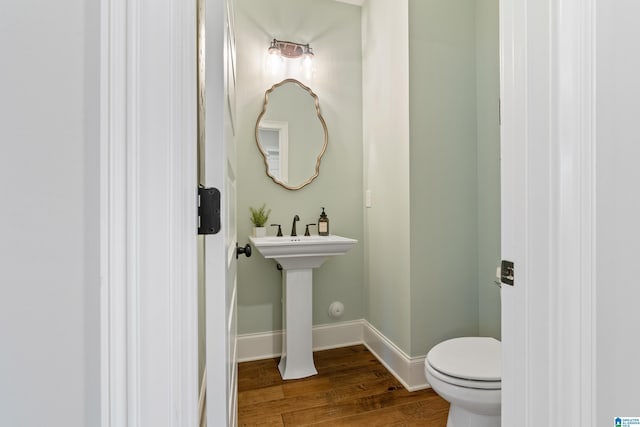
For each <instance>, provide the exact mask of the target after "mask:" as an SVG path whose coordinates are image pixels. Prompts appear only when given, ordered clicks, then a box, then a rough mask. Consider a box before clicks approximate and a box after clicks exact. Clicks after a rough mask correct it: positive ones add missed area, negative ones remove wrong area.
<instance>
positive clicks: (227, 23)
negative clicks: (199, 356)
mask: <svg viewBox="0 0 640 427" xmlns="http://www.w3.org/2000/svg"><path fill="white" fill-rule="evenodd" d="M204 15H205V27H206V28H205V35H206V40H205V58H206V59H205V95H204V96H205V106H206V108H205V130H204V132H205V138H204V139H205V144H204V153H203V155H204V168H203V169H204V170H203V175H204V182H203V183H202V184H203V185H204V186H205V187H215V188H217V189H218V190H220V193H221V226H222V228H221V231H220V232H219V233H217V234H212V235H207V236H205V243H204V257H205V260H204V266H205V271H204V276H205V287H206V291H205V292H206V341H207V344H206V354H207V357H206V360H207V363H206V368H207V397H206V400H207V425H209V426H212V427H213V426H224V425H229V426H233V425H235V424H236V407H237V403H236V397H237V377H236V373H237V358H236V242H237V235H236V179H235V176H236V171H235V165H236V150H235V137H234V129H233V120H234V119H235V117H234V104H235V102H234V98H235V87H234V86H235V76H234V74H235V72H234V68H235V40H234V27H233V8H232V0H206V2H205V14H204Z"/></svg>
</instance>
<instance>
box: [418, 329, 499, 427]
mask: <svg viewBox="0 0 640 427" xmlns="http://www.w3.org/2000/svg"><path fill="white" fill-rule="evenodd" d="M501 364H502V363H501V344H500V341H498V340H496V339H494V338H490V337H464V338H454V339H450V340H447V341H444V342H441V343H440V344H438V345H436V346H435V347H433V348H432V349H431V350H430V351H429V353H428V354H427V357H426V359H425V362H424V371H425V375H426V377H427V382H428V383H429V384H430V385H431V387H432V388H433V390H434V391H435V392H436V393H438V394H439V395H440V396H441V397H442V398H443V399H445V400H447V401H448V402H449V403H450V404H451V406H450V407H449V418H448V420H447V427H500V402H501V388H502V387H501V380H502V376H501V375H502V374H501Z"/></svg>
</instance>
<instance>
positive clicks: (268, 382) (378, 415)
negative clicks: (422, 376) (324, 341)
mask: <svg viewBox="0 0 640 427" xmlns="http://www.w3.org/2000/svg"><path fill="white" fill-rule="evenodd" d="M314 361H315V364H316V368H317V369H318V375H315V376H313V377H309V378H304V379H300V380H288V381H283V380H282V379H281V378H280V373H279V371H278V368H277V363H278V359H268V360H261V361H256V362H245V363H241V364H240V365H239V367H238V420H239V425H241V426H251V425H277V426H280V425H284V426H302V425H327V426H329V425H345V426H348V425H353V426H357V425H366V426H367V427H370V426H377V425H384V426H390V425H406V426H408V425H421V426H427V427H444V426H446V423H447V413H448V410H449V404H448V403H447V402H446V401H444V400H443V399H442V398H440V397H439V396H438V395H437V394H436V393H434V392H433V391H432V390H422V391H417V392H413V393H410V392H408V391H406V390H405V389H404V387H402V385H401V384H400V383H399V382H398V381H397V380H396V379H395V377H393V375H391V374H390V373H389V372H388V371H387V370H386V369H385V368H384V367H383V366H382V365H381V364H380V362H379V361H378V360H377V359H376V358H375V356H373V355H372V354H371V353H370V352H369V351H368V350H367V349H366V347H364V346H362V345H357V346H351V347H344V348H339V349H333V350H325V351H321V352H316V353H314Z"/></svg>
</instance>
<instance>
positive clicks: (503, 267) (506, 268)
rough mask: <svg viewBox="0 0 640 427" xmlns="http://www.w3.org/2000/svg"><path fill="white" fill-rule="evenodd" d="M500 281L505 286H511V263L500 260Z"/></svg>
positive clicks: (512, 268)
mask: <svg viewBox="0 0 640 427" xmlns="http://www.w3.org/2000/svg"><path fill="white" fill-rule="evenodd" d="M500 281H501V282H502V283H504V284H505V285H510V286H513V282H514V266H513V261H506V260H504V259H503V260H502V262H501V263H500Z"/></svg>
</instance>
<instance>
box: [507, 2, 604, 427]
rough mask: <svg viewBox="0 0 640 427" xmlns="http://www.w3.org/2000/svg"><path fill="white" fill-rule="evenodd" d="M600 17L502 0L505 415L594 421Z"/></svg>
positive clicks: (589, 10) (567, 7)
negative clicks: (510, 277)
mask: <svg viewBox="0 0 640 427" xmlns="http://www.w3.org/2000/svg"><path fill="white" fill-rule="evenodd" d="M594 18H595V15H594V9H593V2H584V1H583V0H567V1H563V2H538V1H527V0H501V1H500V45H501V46H500V51H501V119H502V120H501V181H502V182H501V185H502V195H501V196H502V257H503V258H504V259H507V260H509V261H513V262H514V264H515V274H514V286H508V285H503V286H502V291H501V292H502V293H501V296H502V348H503V352H502V355H503V365H502V425H503V426H514V425H518V426H530V427H538V426H564V425H575V426H583V425H584V426H587V425H589V426H593V425H595V424H594V422H595V420H594V416H593V415H594V408H595V407H596V402H595V400H594V396H595V383H594V379H595V378H594V375H595V374H594V372H595V371H594V360H595V359H594V358H595V347H594V334H595V328H594V327H593V325H594V316H595V314H594V303H595V302H594V295H595V292H594V290H595V288H594V283H595V282H594V277H595V276H594V270H593V264H594V263H593V256H594V250H593V248H594V246H593V245H594V206H595V205H594V197H595V187H594V183H595V180H594V174H595V171H594V165H595V163H594V160H595V157H594V146H595V145H594V141H595V130H594V125H593V124H594V122H595V120H594V111H595V109H594V98H593V97H594V94H595V90H594V88H595V86H594V84H595V80H594V70H595V68H594V58H595V42H594V40H595V39H594V34H595V31H594V23H595V19H594Z"/></svg>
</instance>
